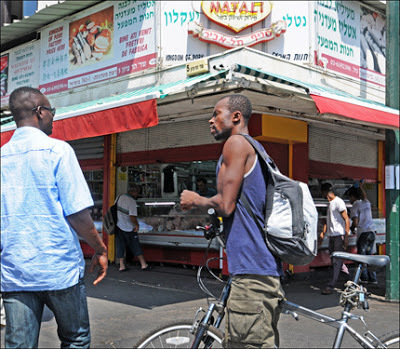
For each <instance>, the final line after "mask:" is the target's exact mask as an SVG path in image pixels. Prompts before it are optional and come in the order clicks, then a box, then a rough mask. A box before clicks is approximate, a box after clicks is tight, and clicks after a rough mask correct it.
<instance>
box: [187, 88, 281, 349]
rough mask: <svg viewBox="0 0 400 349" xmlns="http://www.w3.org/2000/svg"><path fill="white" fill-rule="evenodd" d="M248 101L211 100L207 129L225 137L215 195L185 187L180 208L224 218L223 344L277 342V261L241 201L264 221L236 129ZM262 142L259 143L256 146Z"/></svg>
mask: <svg viewBox="0 0 400 349" xmlns="http://www.w3.org/2000/svg"><path fill="white" fill-rule="evenodd" d="M251 114H252V106H251V103H250V101H249V99H248V98H247V97H246V96H243V95H240V94H234V95H229V96H226V97H223V98H222V99H220V100H219V101H218V102H217V104H216V105H215V108H214V112H213V115H212V117H211V119H210V120H209V124H210V128H211V134H212V135H213V136H214V138H215V139H216V140H221V141H225V144H224V146H223V150H222V156H221V158H220V160H219V162H218V166H217V194H216V195H214V196H213V197H211V198H207V197H204V196H201V195H200V194H198V193H196V192H193V191H189V190H184V191H183V192H182V194H181V200H180V202H181V208H182V209H184V210H190V209H192V208H202V209H208V208H214V209H215V210H216V211H217V213H218V214H219V215H221V216H222V217H223V225H224V233H225V239H226V251H227V256H228V268H229V272H230V274H231V276H232V284H231V293H230V296H229V299H228V302H227V317H226V323H225V330H226V331H225V345H226V347H228V348H244V347H252V348H253V347H257V348H258V347H263V348H264V347H265V348H273V347H279V333H278V329H277V323H278V320H279V316H280V309H279V301H280V300H281V299H283V297H284V294H283V290H282V287H281V283H280V272H281V265H280V261H279V260H277V259H276V258H275V257H274V256H273V255H272V253H271V252H270V250H269V249H268V247H267V245H266V243H265V241H264V237H263V235H262V234H261V232H260V229H259V228H258V226H257V223H256V221H255V220H254V219H253V218H252V216H251V215H250V214H249V212H248V211H247V210H246V208H245V207H244V206H243V204H242V202H241V201H240V200H238V196H239V191H240V190H241V191H242V193H243V195H246V196H247V197H248V198H249V202H250V203H251V209H252V210H253V211H254V213H255V215H256V217H259V223H260V225H263V224H264V219H263V217H264V211H263V209H264V207H265V198H266V184H265V180H264V176H263V172H262V168H261V164H260V162H259V161H258V158H257V155H256V153H255V150H254V148H253V147H252V146H251V145H250V143H249V142H248V141H247V140H246V139H245V138H244V137H243V136H241V135H240V134H242V133H245V134H248V133H249V129H248V122H249V119H250V117H251ZM260 147H261V145H260Z"/></svg>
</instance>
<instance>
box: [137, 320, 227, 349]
mask: <svg viewBox="0 0 400 349" xmlns="http://www.w3.org/2000/svg"><path fill="white" fill-rule="evenodd" d="M192 324H193V321H192V320H182V321H174V322H171V323H169V324H164V325H162V326H160V327H158V328H157V329H155V330H153V331H151V332H150V333H148V334H146V335H145V336H143V337H142V338H141V339H140V340H139V341H138V342H137V343H136V344H135V345H134V348H138V349H139V348H191V344H192V343H193V340H194V338H195V336H194V335H193V334H192V333H190V329H191V327H192ZM207 336H210V337H211V338H213V339H214V343H213V346H212V347H213V348H222V340H223V338H224V335H223V333H222V332H221V331H220V330H219V329H217V328H215V327H213V326H210V327H209V328H208V330H207ZM201 344H204V343H201ZM202 347H203V346H199V348H202Z"/></svg>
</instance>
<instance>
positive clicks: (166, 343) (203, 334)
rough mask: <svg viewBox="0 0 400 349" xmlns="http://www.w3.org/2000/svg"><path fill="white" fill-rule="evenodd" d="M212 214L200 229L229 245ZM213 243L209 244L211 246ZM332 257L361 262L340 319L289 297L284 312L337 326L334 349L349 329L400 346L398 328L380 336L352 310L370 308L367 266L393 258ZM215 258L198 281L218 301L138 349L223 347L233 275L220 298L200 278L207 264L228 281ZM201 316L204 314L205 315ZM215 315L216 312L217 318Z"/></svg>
mask: <svg viewBox="0 0 400 349" xmlns="http://www.w3.org/2000/svg"><path fill="white" fill-rule="evenodd" d="M208 213H209V215H210V217H211V224H210V225H206V226H205V227H197V228H198V229H201V230H203V231H204V236H205V238H206V239H208V240H209V241H210V244H211V240H212V239H213V238H217V239H218V240H219V242H220V244H221V245H222V246H225V244H224V241H223V238H222V236H221V235H220V234H221V230H220V226H219V220H218V218H217V217H216V214H215V211H214V210H213V209H209V211H208ZM210 244H209V245H208V246H210ZM207 251H208V248H207V250H206V254H205V256H207ZM332 256H334V257H336V258H341V259H346V260H349V261H353V262H355V263H357V264H358V266H357V270H356V274H355V277H354V280H353V281H348V282H347V283H346V284H345V286H346V288H345V290H344V291H343V293H342V295H341V297H340V305H341V306H343V307H344V310H343V311H342V315H341V317H340V319H334V318H332V317H330V316H327V315H324V314H321V313H319V312H316V311H314V310H311V309H308V308H306V307H303V306H301V305H298V304H295V303H292V302H290V301H288V300H286V299H285V300H283V301H281V303H280V307H281V308H282V313H283V314H289V315H292V316H293V317H294V318H295V319H296V320H299V317H298V314H301V315H303V316H306V317H308V318H310V319H312V320H315V321H317V322H319V323H321V324H325V325H328V326H331V327H334V328H336V329H337V333H336V337H335V340H334V344H333V348H340V346H341V343H342V339H343V336H344V333H345V332H346V331H347V332H348V333H349V334H350V335H351V336H352V337H353V338H354V339H355V340H356V341H357V342H358V343H359V344H360V346H361V347H364V348H392V347H395V348H398V347H399V341H400V337H399V331H398V330H397V331H393V332H389V333H387V334H386V335H384V336H382V337H380V338H378V337H377V336H375V335H374V334H373V333H372V332H371V331H370V330H369V329H368V327H367V324H366V323H365V321H364V318H363V317H362V316H358V315H354V314H352V313H351V312H350V311H351V310H352V309H353V308H355V307H357V308H363V309H364V310H367V309H368V308H369V306H368V292H367V290H366V288H365V287H364V286H362V285H359V284H358V282H359V279H360V276H361V271H362V268H363V267H364V265H365V266H368V267H376V268H382V267H384V266H386V265H387V264H388V263H389V262H390V259H389V257H388V256H365V255H356V254H351V253H346V252H334V253H333V254H332ZM214 259H215V258H212V259H210V260H207V262H206V263H205V265H202V266H200V268H199V270H198V273H197V282H198V284H199V286H200V288H201V289H202V290H203V291H204V292H205V293H206V294H207V295H208V296H211V297H213V298H215V301H214V302H211V303H209V307H208V309H207V311H204V310H203V309H202V308H201V307H200V308H199V309H198V310H197V312H196V314H195V317H194V320H182V321H174V322H172V323H170V324H167V325H163V326H160V327H159V328H157V329H155V330H153V331H151V332H150V333H149V334H146V335H145V336H143V337H142V339H141V340H140V341H138V343H137V344H136V345H135V346H134V347H135V348H223V339H224V333H223V332H222V331H221V330H220V329H219V327H220V325H221V323H222V321H223V318H224V315H225V308H226V302H227V300H228V297H229V292H230V287H231V278H230V277H229V279H228V280H227V281H226V284H225V286H224V288H223V290H222V292H221V295H220V296H219V297H218V298H217V297H215V296H214V295H213V294H212V293H211V292H210V291H209V290H208V289H207V288H206V287H205V285H204V283H203V281H202V280H201V277H200V275H201V270H202V269H203V267H204V266H206V267H207V269H208V271H209V272H210V273H211V274H212V275H213V277H215V278H216V279H218V280H220V281H222V282H224V281H223V280H221V279H220V278H219V277H218V276H216V275H215V274H214V273H213V272H212V271H211V270H210V269H209V268H208V263H209V262H210V261H211V260H214ZM201 315H203V316H202V317H201ZM214 315H216V318H215V317H214ZM350 319H355V320H360V321H361V322H362V323H363V325H364V328H365V329H366V331H365V333H364V334H360V333H359V332H357V331H356V330H355V329H353V328H352V327H351V326H349V325H348V320H350Z"/></svg>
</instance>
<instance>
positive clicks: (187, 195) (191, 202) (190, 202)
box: [181, 190, 200, 210]
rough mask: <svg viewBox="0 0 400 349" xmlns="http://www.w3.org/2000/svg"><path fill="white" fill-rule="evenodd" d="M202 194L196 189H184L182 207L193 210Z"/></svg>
mask: <svg viewBox="0 0 400 349" xmlns="http://www.w3.org/2000/svg"><path fill="white" fill-rule="evenodd" d="M199 198H200V195H199V194H197V193H195V192H194V191H190V190H184V191H183V192H182V194H181V208H182V210H191V209H192V208H193V207H196V203H197V202H198V200H199Z"/></svg>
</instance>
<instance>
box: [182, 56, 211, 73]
mask: <svg viewBox="0 0 400 349" xmlns="http://www.w3.org/2000/svg"><path fill="white" fill-rule="evenodd" d="M208 72H209V69H208V60H207V59H206V58H203V59H199V60H198V61H193V62H190V63H187V64H186V75H187V76H193V75H198V74H203V73H208Z"/></svg>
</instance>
